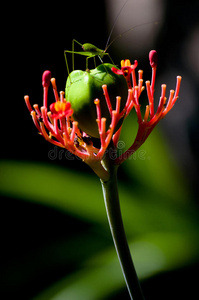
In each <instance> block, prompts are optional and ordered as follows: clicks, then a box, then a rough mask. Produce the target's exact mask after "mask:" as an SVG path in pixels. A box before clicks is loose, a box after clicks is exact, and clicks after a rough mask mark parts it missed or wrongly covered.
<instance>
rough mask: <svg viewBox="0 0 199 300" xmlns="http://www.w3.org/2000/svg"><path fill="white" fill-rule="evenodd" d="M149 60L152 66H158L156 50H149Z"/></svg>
mask: <svg viewBox="0 0 199 300" xmlns="http://www.w3.org/2000/svg"><path fill="white" fill-rule="evenodd" d="M149 62H150V65H151V67H152V68H156V67H157V64H158V54H157V52H156V51H155V50H151V51H150V52H149Z"/></svg>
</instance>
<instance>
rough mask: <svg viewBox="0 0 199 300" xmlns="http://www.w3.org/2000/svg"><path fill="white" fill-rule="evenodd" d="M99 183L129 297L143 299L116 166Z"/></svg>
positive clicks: (135, 299) (134, 299)
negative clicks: (108, 175)
mask: <svg viewBox="0 0 199 300" xmlns="http://www.w3.org/2000/svg"><path fill="white" fill-rule="evenodd" d="M101 184H102V189H103V195H104V201H105V206H106V212H107V216H108V221H109V226H110V229H111V234H112V238H113V241H114V245H115V249H116V252H117V255H118V258H119V261H120V265H121V268H122V272H123V275H124V279H125V282H126V285H127V288H128V291H129V295H130V298H131V299H133V300H144V296H143V294H142V290H141V288H140V284H139V280H138V277H137V274H136V271H135V267H134V264H133V260H132V257H131V253H130V250H129V246H128V242H127V239H126V234H125V231H124V226H123V221H122V215H121V210H120V203H119V196H118V187H117V167H113V166H112V169H111V171H110V178H109V180H108V181H103V180H101Z"/></svg>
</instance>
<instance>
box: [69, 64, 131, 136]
mask: <svg viewBox="0 0 199 300" xmlns="http://www.w3.org/2000/svg"><path fill="white" fill-rule="evenodd" d="M112 67H115V66H114V65H112V64H102V65H99V66H98V67H97V68H95V69H94V70H90V71H81V70H75V71H73V72H71V73H70V75H69V77H68V79H67V82H66V90H65V96H66V100H67V101H69V102H70V103H71V107H72V109H73V117H74V119H75V120H76V121H77V122H78V124H79V128H80V129H81V130H82V131H84V132H86V133H87V134H88V135H90V136H92V137H96V138H98V137H99V132H98V126H97V122H96V119H97V113H96V106H95V104H94V100H95V99H99V100H100V107H101V117H103V118H106V120H107V122H106V127H107V129H108V127H109V125H110V123H111V115H110V112H109V110H108V107H107V103H106V99H105V96H104V94H103V90H102V85H104V84H105V85H107V90H108V94H109V97H110V102H111V105H112V109H113V110H115V108H116V97H117V96H120V97H121V110H122V109H123V108H124V106H125V103H126V100H127V96H128V86H127V83H126V80H125V78H124V76H123V75H117V74H115V73H113V72H112V70H111V68H112ZM120 125H121V122H120ZM117 129H118V128H117Z"/></svg>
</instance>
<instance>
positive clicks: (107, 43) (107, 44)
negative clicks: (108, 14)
mask: <svg viewBox="0 0 199 300" xmlns="http://www.w3.org/2000/svg"><path fill="white" fill-rule="evenodd" d="M128 1H129V0H126V1H125V3H124V4H123V5H122V7H121V8H120V11H119V13H118V15H117V17H116V18H115V21H114V23H113V26H112V28H111V31H110V34H109V37H108V39H107V42H106V47H105V51H104V52H106V50H107V49H108V47H109V46H110V45H109V41H110V38H111V36H112V33H113V30H114V28H115V25H116V23H117V20H118V18H119V16H120V14H121V12H122V10H123V8H124V7H125V5H126V4H127V2H128ZM111 44H112V43H111Z"/></svg>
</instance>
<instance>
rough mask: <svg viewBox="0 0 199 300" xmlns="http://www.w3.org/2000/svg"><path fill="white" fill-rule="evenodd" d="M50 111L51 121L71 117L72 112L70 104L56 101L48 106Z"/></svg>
mask: <svg viewBox="0 0 199 300" xmlns="http://www.w3.org/2000/svg"><path fill="white" fill-rule="evenodd" d="M50 110H51V112H52V113H53V114H52V115H51V117H52V118H53V119H61V118H66V117H69V116H72V114H73V110H72V108H71V104H70V102H61V101H57V102H54V103H53V104H51V105H50Z"/></svg>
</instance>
